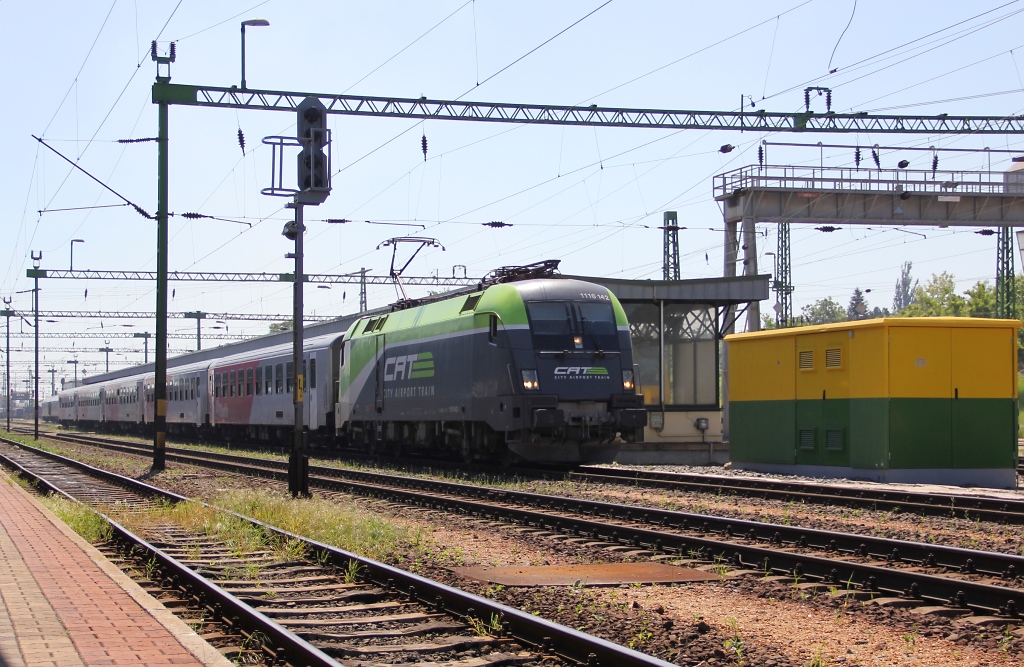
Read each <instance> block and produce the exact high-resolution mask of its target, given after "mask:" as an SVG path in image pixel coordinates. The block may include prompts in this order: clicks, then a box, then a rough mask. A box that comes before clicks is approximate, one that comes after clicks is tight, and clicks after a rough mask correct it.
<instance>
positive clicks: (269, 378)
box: [263, 366, 274, 396]
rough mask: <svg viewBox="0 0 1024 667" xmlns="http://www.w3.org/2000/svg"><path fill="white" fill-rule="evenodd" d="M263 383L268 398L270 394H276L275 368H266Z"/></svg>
mask: <svg viewBox="0 0 1024 667" xmlns="http://www.w3.org/2000/svg"><path fill="white" fill-rule="evenodd" d="M263 382H264V387H265V391H264V392H263V393H265V394H267V395H268V396H269V395H270V394H273V393H274V367H273V366H266V367H265V370H264V375H263Z"/></svg>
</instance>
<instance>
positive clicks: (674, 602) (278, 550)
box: [0, 427, 1024, 667]
mask: <svg viewBox="0 0 1024 667" xmlns="http://www.w3.org/2000/svg"><path fill="white" fill-rule="evenodd" d="M3 435H4V438H3V441H2V444H0V454H2V455H3V457H4V463H5V466H7V468H8V472H9V473H11V472H12V471H13V470H14V468H11V467H10V466H11V465H12V464H14V465H18V466H21V467H22V468H23V469H24V470H23V471H22V473H21V474H22V476H32V475H38V476H39V477H41V478H43V479H44V480H47V479H48V480H49V482H39V481H37V482H34V483H31V484H29V485H28V486H30V487H33V488H35V489H37V490H38V491H40V492H41V491H44V490H45V489H47V488H48V484H50V485H52V486H53V487H57V488H61V489H62V490H63V491H64V492H66V493H68V494H70V495H75V496H77V497H79V499H80V500H81V501H82V502H84V503H86V504H87V505H90V506H92V507H94V508H95V509H97V510H98V511H100V512H102V513H103V514H104V515H105V516H108V517H110V518H111V519H113V520H114V521H115V522H117V523H118V524H120V527H118V528H116V529H115V530H114V531H113V532H111V530H110V529H109V528H103V527H101V525H99V523H98V522H97V521H95V520H87V519H86V518H83V513H82V511H81V510H76V509H74V507H75V506H74V503H72V502H69V501H67V500H53V498H55V497H56V494H53V493H51V495H50V498H51V500H48V501H47V502H48V503H49V504H50V506H51V507H52V508H53V509H54V510H55V511H57V512H58V514H59V515H61V516H62V517H63V518H65V520H67V521H69V522H70V523H72V525H75V526H76V528H77V529H78V530H79V531H80V532H81V533H82V534H83V535H86V536H87V537H88V538H90V539H92V540H94V541H95V542H96V543H97V544H98V545H99V547H100V548H101V550H102V551H103V552H104V553H105V554H107V555H108V556H109V557H111V558H112V560H113V561H114V562H115V563H117V564H118V565H119V567H121V568H122V569H123V570H124V571H126V572H127V573H128V574H129V575H130V576H131V577H132V578H134V579H136V580H137V581H139V582H140V583H141V584H142V585H143V586H144V587H145V588H147V589H148V590H150V591H151V592H152V593H153V594H154V595H156V596H157V597H158V598H159V599H160V600H162V601H164V602H165V603H166V604H167V606H168V607H169V608H170V609H171V610H172V611H174V613H175V614H177V615H179V616H180V617H181V618H182V619H183V620H185V621H186V622H187V623H189V624H190V625H191V626H192V627H193V628H194V629H195V630H196V631H197V632H198V633H199V634H200V635H201V636H204V637H206V638H207V639H208V640H209V641H210V642H211V643H213V644H214V645H215V646H218V647H219V648H220V650H221V652H222V653H224V655H227V656H228V657H229V658H232V659H235V660H236V661H237V662H239V663H241V664H284V663H285V662H287V663H288V664H293V665H295V664H319V663H316V662H313V661H312V660H313V659H312V658H310V657H309V656H315V655H320V654H323V655H324V656H328V659H334V660H337V661H339V662H340V663H341V664H344V665H357V664H358V665H370V664H397V663H415V664H420V665H435V664H436V665H441V664H444V665H459V666H463V665H464V666H466V667H468V666H469V665H481V666H483V665H499V664H502V665H504V664H537V665H548V664H567V665H570V664H588V663H589V664H599V665H619V664H623V665H625V664H664V663H659V661H666V662H668V663H673V664H679V665H701V664H703V665H730V664H736V665H739V664H746V665H777V666H783V665H800V666H803V665H812V666H815V667H817V666H823V665H844V664H849V665H855V664H862V665H904V664H906V665H910V664H963V665H987V664H1015V663H1017V662H1019V661H1020V660H1021V656H1022V654H1024V625H1022V624H1021V620H1020V614H1021V611H1022V610H1024V493H1021V492H1020V491H992V492H984V493H983V492H980V491H978V490H977V489H973V490H964V491H960V492H956V491H957V490H955V489H951V488H948V487H936V488H925V489H922V488H920V487H918V488H916V489H915V490H914V491H909V490H908V488H897V487H894V486H892V485H877V484H873V485H867V484H864V485H853V484H849V483H847V484H843V485H839V484H829V483H821V482H818V483H816V484H813V485H811V486H810V487H808V486H806V485H805V484H806V483H805V484H804V485H802V484H800V483H799V482H798V481H796V480H793V479H786V480H776V482H775V485H774V487H769V485H768V477H767V476H763V475H762V476H752V475H749V474H739V473H737V472H735V471H721V470H720V469H719V470H718V471H717V474H716V475H714V476H711V475H704V476H703V478H704V479H706V480H712V481H713V482H714V485H712V486H704V487H701V486H698V485H697V483H696V482H697V481H699V480H700V479H701V477H702V476H701V475H694V474H689V475H678V474H677V475H672V474H668V473H665V472H662V473H658V474H655V472H654V471H653V470H652V469H650V468H643V469H641V468H627V467H623V466H613V467H611V468H601V467H595V468H574V469H569V468H565V469H560V470H554V469H550V468H549V469H537V468H534V469H522V470H519V469H502V468H494V469H489V468H485V467H483V466H476V467H472V466H465V465H464V464H460V466H454V465H449V466H446V465H444V464H443V463H439V462H436V461H427V460H423V461H422V462H419V463H417V461H416V460H415V459H413V460H403V461H402V462H401V464H398V462H397V461H396V460H395V459H393V458H383V459H381V458H366V457H362V458H354V459H353V458H351V457H341V458H339V457H338V456H336V455H331V456H328V455H326V454H325V455H323V456H322V457H319V458H318V457H317V455H316V452H314V456H313V457H312V458H311V461H310V490H311V493H312V498H310V499H297V500H292V499H291V497H290V496H289V495H288V493H287V488H288V487H287V457H286V456H283V455H279V454H276V453H272V452H266V451H264V452H259V451H255V450H246V449H244V448H239V447H237V446H236V447H234V448H231V449H228V448H225V447H220V446H213V445H195V446H192V445H188V444H186V443H184V442H182V443H175V444H174V445H173V446H169V447H168V450H167V467H166V470H164V471H163V472H159V473H152V472H151V471H150V463H151V445H149V444H147V443H145V442H144V441H143V440H141V439H139V438H132V437H127V436H125V437H110V436H105V435H104V436H101V435H98V434H90V433H79V432H77V431H74V430H67V429H59V430H56V431H54V430H46V431H44V432H43V433H42V434H41V438H40V440H39V441H38V447H40V448H41V450H43V452H44V454H36V453H32V451H31V446H32V445H34V444H36V443H34V442H33V441H32V439H31V436H30V435H26V434H25V432H24V431H22V429H21V428H20V427H15V429H14V431H13V432H11V433H7V432H4V434H3ZM44 455H49V456H51V457H55V456H59V457H67V458H68V459H72V460H75V461H79V462H81V464H84V466H86V468H89V467H91V468H95V469H101V470H105V471H109V472H110V473H113V474H114V475H123V476H124V479H120V478H117V477H113V478H108V479H107V480H105V481H103V482H97V481H93V480H92V478H89V477H88V476H87V475H85V474H84V473H83V472H82V471H80V470H79V471H76V472H74V473H73V474H72V472H71V471H70V470H69V469H68V468H66V467H65V466H66V465H68V464H67V463H61V464H60V466H61V467H60V468H56V467H54V466H57V465H58V464H57V463H55V462H54V461H52V460H50V461H47V460H45V459H40V458H38V457H40V456H44ZM86 472H87V473H89V474H96V473H95V472H94V471H93V470H91V469H88V470H86ZM701 472H707V471H706V470H702V471H701ZM83 480H89V481H83ZM131 480H141V481H143V482H144V483H145V484H147V485H150V486H151V487H153V489H145V488H141V487H139V488H128V487H129V486H130V485H131V484H132V482H131ZM729 480H732V483H731V484H730V483H727V482H728V481H729ZM94 484H105V485H107V486H105V487H101V489H100V490H97V489H96V488H95V487H94V486H93V485H94ZM744 484H746V485H749V486H752V487H753V488H746V489H744V488H743V486H744ZM111 485H112V486H111ZM154 489H158V490H162V491H158V490H154ZM811 489H813V490H814V491H815V492H816V493H817V496H818V497H815V496H814V495H812V494H810V493H809V491H810V490H811ZM883 491H884V492H885V493H886V494H888V495H887V496H884V497H883V496H882V495H881V493H882V492H883ZM163 492H167V494H176V496H177V497H176V496H171V495H166V494H165V498H164V500H158V501H154V500H153V494H157V495H160V494H161V493H163ZM955 492H956V493H955ZM787 493H788V494H789V495H785V494H787ZM79 494H81V495H79ZM843 495H846V496H847V500H846V501H845V502H844V501H843V500H841V499H840V498H841V497H842V496H843ZM825 496H827V497H825ZM178 497H181V498H188V499H191V500H193V501H195V502H181V501H180V500H179V498H178ZM927 498H930V499H931V500H932V502H931V503H927V502H924V500H925V499H927ZM138 503H142V504H141V505H139V504H138ZM201 503H208V505H202V504H201ZM214 508H224V509H225V510H229V511H233V512H237V513H238V514H237V515H236V516H234V517H233V518H231V519H230V520H225V519H224V518H223V517H224V515H222V514H218V510H215V509H214ZM242 516H244V517H251V518H252V519H256V520H258V521H261V522H262V524H259V525H255V526H254V525H253V524H246V523H244V522H243V520H242V518H240V517H242ZM119 531H125V533H135V534H137V535H138V536H139V537H140V538H141V542H140V543H136V544H134V545H132V544H130V543H129V541H128V538H127V537H126V536H125V534H122V532H119ZM276 531H283V532H280V533H279V532H276ZM300 538H301V539H300ZM304 540H305V541H304ZM142 543H145V546H140V544H142ZM146 549H153V550H154V552H153V553H150V552H149V551H146ZM360 559H365V560H360ZM172 561H174V562H176V564H178V565H180V566H183V567H184V568H187V572H188V573H190V574H186V573H185V572H172V571H171V568H172V567H173V566H174V564H173V563H172ZM666 566H668V567H667V569H665V568H666ZM392 568H393V569H392ZM190 577H191V578H194V579H195V580H196V581H191V580H189V578H190ZM402 577H410V579H403V578H402ZM211 584H212V585H213V586H210V585H211ZM203 586H210V588H209V590H206V589H203ZM460 591H465V592H466V593H468V594H471V595H474V596H477V597H475V598H462V597H460V595H461V593H460ZM222 595H226V597H225V598H223V599H222V598H221V597H220V596H222ZM252 609H255V610H256V611H257V612H260V615H258V616H259V617H258V618H257V619H256V620H251V619H250V618H249V617H248V616H247V615H246V611H245V610H252ZM268 619H269V621H270V624H269V625H261V623H265V622H266V621H267V620H268ZM548 622H550V623H548ZM531 623H534V625H531ZM594 638H597V639H594ZM293 639H296V640H297V641H296V642H295V643H294V644H293V643H289V642H292V640H293ZM601 640H604V641H601ZM593 642H597V643H593ZM303 651H310V653H309V654H308V655H307V654H305V653H303ZM617 651H622V652H621V653H618V652H617ZM303 660H306V662H303ZM275 661H279V662H275ZM645 661H646V662H645ZM324 664H330V663H324Z"/></svg>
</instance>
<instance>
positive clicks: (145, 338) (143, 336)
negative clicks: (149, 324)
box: [132, 331, 150, 364]
mask: <svg viewBox="0 0 1024 667" xmlns="http://www.w3.org/2000/svg"><path fill="white" fill-rule="evenodd" d="M149 336H150V334H149V332H148V331H147V332H145V333H133V334H132V338H141V339H143V340H142V353H143V355H144V356H143V358H142V363H144V364H148V363H149Z"/></svg>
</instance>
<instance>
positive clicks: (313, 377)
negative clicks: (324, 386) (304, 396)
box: [309, 357, 316, 389]
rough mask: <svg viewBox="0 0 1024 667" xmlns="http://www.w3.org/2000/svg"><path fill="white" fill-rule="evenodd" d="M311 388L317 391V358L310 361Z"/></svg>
mask: <svg viewBox="0 0 1024 667" xmlns="http://www.w3.org/2000/svg"><path fill="white" fill-rule="evenodd" d="M309 388H310V389H316V357H313V358H311V359H310V360H309Z"/></svg>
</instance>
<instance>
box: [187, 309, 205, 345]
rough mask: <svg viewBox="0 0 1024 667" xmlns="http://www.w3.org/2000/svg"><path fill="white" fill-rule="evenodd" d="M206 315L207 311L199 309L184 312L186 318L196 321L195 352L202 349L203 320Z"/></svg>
mask: <svg viewBox="0 0 1024 667" xmlns="http://www.w3.org/2000/svg"><path fill="white" fill-rule="evenodd" d="M206 315H207V313H204V312H203V311H201V310H196V311H192V312H190V313H185V317H186V318H188V319H194V320H195V321H196V352H198V351H199V350H201V349H203V320H205V319H206Z"/></svg>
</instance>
